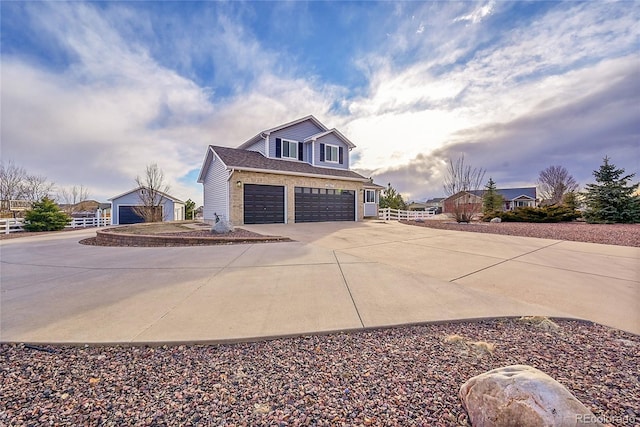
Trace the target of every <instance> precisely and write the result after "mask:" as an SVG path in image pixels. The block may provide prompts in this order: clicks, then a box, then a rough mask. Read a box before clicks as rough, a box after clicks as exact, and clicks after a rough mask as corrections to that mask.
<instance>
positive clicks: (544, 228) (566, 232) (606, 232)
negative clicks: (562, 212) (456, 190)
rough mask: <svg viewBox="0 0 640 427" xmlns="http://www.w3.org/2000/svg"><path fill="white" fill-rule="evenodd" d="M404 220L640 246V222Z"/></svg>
mask: <svg viewBox="0 0 640 427" xmlns="http://www.w3.org/2000/svg"><path fill="white" fill-rule="evenodd" d="M403 223H405V224H410V225H415V226H419V227H429V228H437V229H441V230H455V231H470V232H474V233H491V234H506V235H509V236H523V237H538V238H541V239H554V240H570V241H574V242H587V243H602V244H605V245H618V246H636V247H640V224H587V223H584V222H559V223H529V222H500V223H490V222H472V223H470V224H457V223H455V222H453V221H451V220H447V221H440V220H428V221H423V222H416V221H403Z"/></svg>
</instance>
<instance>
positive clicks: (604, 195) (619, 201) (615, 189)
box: [584, 157, 640, 223]
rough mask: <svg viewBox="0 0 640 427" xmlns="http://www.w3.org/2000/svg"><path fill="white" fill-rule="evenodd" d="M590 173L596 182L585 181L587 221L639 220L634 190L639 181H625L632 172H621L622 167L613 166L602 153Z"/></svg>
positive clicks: (639, 201) (638, 199) (638, 201)
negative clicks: (599, 161) (625, 173)
mask: <svg viewBox="0 0 640 427" xmlns="http://www.w3.org/2000/svg"><path fill="white" fill-rule="evenodd" d="M593 176H594V177H595V178H596V184H587V186H586V192H585V194H584V198H585V202H586V205H587V210H586V211H585V212H584V217H585V219H586V220H587V221H588V222H602V223H614V222H627V223H629V222H631V223H632V222H640V196H638V195H637V194H635V193H636V191H637V190H638V186H639V185H640V184H635V185H631V184H630V183H629V181H630V180H631V178H633V177H634V176H635V173H633V174H629V175H624V169H617V168H616V167H615V165H613V164H611V163H609V158H608V157H605V158H604V163H603V164H602V165H601V166H600V169H599V170H596V171H593Z"/></svg>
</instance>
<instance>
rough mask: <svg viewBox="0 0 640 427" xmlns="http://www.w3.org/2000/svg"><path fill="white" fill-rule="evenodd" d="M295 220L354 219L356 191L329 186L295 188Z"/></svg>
mask: <svg viewBox="0 0 640 427" xmlns="http://www.w3.org/2000/svg"><path fill="white" fill-rule="evenodd" d="M295 208H296V215H295V217H296V222H321V221H355V216H356V192H355V191H353V190H335V189H329V188H308V187H296V188H295Z"/></svg>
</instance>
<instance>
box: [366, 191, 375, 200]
mask: <svg viewBox="0 0 640 427" xmlns="http://www.w3.org/2000/svg"><path fill="white" fill-rule="evenodd" d="M364 202H365V203H375V202H376V190H364Z"/></svg>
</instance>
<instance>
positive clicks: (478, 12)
mask: <svg viewBox="0 0 640 427" xmlns="http://www.w3.org/2000/svg"><path fill="white" fill-rule="evenodd" d="M494 7H495V1H490V2H489V3H487V4H484V5H482V6H479V7H478V8H476V9H475V10H474V11H473V12H471V13H469V14H467V15H463V16H458V17H457V18H455V19H454V20H453V22H460V21H470V22H471V23H473V24H477V23H479V22H480V21H482V20H483V19H484V18H485V17H487V16H488V15H490V14H491V12H492V11H493V9H494Z"/></svg>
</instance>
